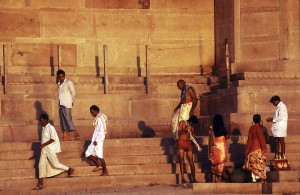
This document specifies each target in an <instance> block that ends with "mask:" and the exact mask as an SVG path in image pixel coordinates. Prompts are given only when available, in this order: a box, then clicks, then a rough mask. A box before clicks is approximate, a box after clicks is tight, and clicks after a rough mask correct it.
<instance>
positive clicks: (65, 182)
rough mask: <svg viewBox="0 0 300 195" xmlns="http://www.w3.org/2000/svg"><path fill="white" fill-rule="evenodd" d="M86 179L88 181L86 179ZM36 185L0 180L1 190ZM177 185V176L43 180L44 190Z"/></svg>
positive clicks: (156, 175) (149, 175)
mask: <svg viewBox="0 0 300 195" xmlns="http://www.w3.org/2000/svg"><path fill="white" fill-rule="evenodd" d="M87 178H88V179H87ZM36 183H37V179H8V180H0V186H2V189H3V190H5V189H14V190H16V189H17V190H20V189H23V190H30V189H32V188H33V187H34V186H35V185H36ZM176 183H179V176H178V174H145V175H111V176H105V177H101V176H89V177H71V178H48V179H46V180H45V187H46V188H54V187H61V188H65V187H66V186H76V187H78V188H83V189H86V188H90V187H95V186H97V187H100V186H101V187H102V186H103V187H104V186H124V185H135V186H136V185H149V184H151V185H153V184H154V185H155V184H176Z"/></svg>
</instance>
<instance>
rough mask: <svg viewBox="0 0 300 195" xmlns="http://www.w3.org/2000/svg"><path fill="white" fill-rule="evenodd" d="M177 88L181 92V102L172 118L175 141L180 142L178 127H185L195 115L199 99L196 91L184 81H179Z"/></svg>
mask: <svg viewBox="0 0 300 195" xmlns="http://www.w3.org/2000/svg"><path fill="white" fill-rule="evenodd" d="M177 87H178V89H179V90H181V96H180V102H179V104H178V105H177V106H176V108H175V109H174V115H173V118H172V131H173V137H174V140H175V141H177V140H178V127H179V126H180V123H182V124H181V126H183V125H184V123H185V122H184V121H187V120H188V119H189V117H190V116H192V115H194V110H195V108H196V106H197V103H198V99H197V96H196V93H195V89H194V88H193V87H192V86H189V85H186V83H185V81H184V80H179V81H177Z"/></svg>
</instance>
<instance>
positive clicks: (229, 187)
mask: <svg viewBox="0 0 300 195" xmlns="http://www.w3.org/2000/svg"><path fill="white" fill-rule="evenodd" d="M192 188H193V191H194V192H196V193H202V194H223V193H224V192H226V193H229V194H272V193H282V194H285V193H299V192H300V188H299V182H280V183H265V184H261V183H205V184H201V183H196V184H192Z"/></svg>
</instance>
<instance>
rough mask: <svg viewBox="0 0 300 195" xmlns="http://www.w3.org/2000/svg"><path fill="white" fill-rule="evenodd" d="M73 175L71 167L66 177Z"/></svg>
mask: <svg viewBox="0 0 300 195" xmlns="http://www.w3.org/2000/svg"><path fill="white" fill-rule="evenodd" d="M73 174H74V169H72V168H71V167H70V168H69V170H68V176H72V175H73Z"/></svg>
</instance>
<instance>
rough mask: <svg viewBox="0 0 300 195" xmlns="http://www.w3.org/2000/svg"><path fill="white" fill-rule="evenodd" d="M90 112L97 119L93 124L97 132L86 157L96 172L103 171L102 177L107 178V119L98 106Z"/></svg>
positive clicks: (94, 106) (93, 107)
mask: <svg viewBox="0 0 300 195" xmlns="http://www.w3.org/2000/svg"><path fill="white" fill-rule="evenodd" d="M90 112H91V115H92V116H93V117H95V120H94V122H93V125H94V127H95V130H94V134H93V137H92V140H91V144H90V145H89V146H88V148H87V150H86V151H85V156H86V157H87V158H89V159H90V161H92V162H93V163H94V164H95V165H96V168H95V169H94V172H95V171H98V170H101V169H102V174H101V176H107V175H108V171H107V168H106V164H105V160H104V158H103V143H104V139H105V134H106V125H107V117H106V116H105V115H104V114H102V113H101V112H100V109H99V107H98V106H96V105H93V106H91V107H90ZM97 158H98V159H99V161H100V162H99V161H98V159H97Z"/></svg>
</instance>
